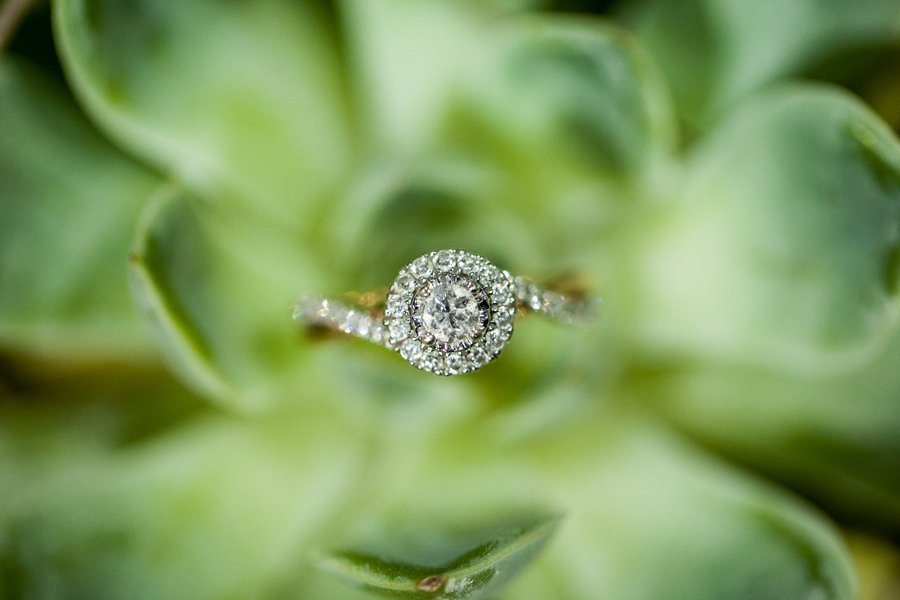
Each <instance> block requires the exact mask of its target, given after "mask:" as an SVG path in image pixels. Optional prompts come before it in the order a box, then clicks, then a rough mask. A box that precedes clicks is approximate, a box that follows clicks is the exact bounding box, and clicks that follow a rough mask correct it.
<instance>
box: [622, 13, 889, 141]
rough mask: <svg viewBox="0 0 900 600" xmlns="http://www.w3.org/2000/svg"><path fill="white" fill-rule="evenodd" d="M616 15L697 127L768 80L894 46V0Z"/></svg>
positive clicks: (682, 109)
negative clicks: (651, 56)
mask: <svg viewBox="0 0 900 600" xmlns="http://www.w3.org/2000/svg"><path fill="white" fill-rule="evenodd" d="M623 12H625V16H626V17H627V19H626V20H628V21H630V22H632V23H633V26H634V28H635V30H636V32H637V34H638V36H639V37H640V38H641V39H642V40H644V42H645V43H646V44H647V45H648V47H649V48H650V50H651V51H652V52H653V54H654V55H655V57H656V58H657V60H658V61H659V62H660V65H661V66H662V68H663V70H664V71H665V74H666V76H667V79H668V82H669V85H670V86H671V88H672V90H673V94H674V96H675V98H676V101H677V104H678V108H679V112H680V114H681V115H682V116H683V117H684V118H685V119H686V120H688V121H690V122H692V123H693V124H695V125H701V126H705V125H708V124H709V122H710V119H711V118H713V117H715V116H717V115H718V114H720V113H721V112H722V111H723V110H724V109H726V108H728V106H729V105H731V104H732V103H734V102H735V101H736V100H738V99H739V98H740V97H741V96H743V95H745V94H747V93H749V92H751V91H753V90H754V89H756V88H758V87H761V86H763V85H764V84H766V83H769V82H771V81H773V80H776V79H778V78H782V77H786V76H791V75H797V74H800V73H803V72H805V71H808V70H810V69H813V68H816V67H818V66H819V65H820V64H821V63H823V62H826V61H830V62H832V63H841V62H842V61H844V62H848V61H849V62H851V63H852V56H853V54H854V53H856V54H857V55H859V54H860V53H861V52H862V51H871V50H872V49H877V48H879V47H887V46H892V47H894V48H897V47H898V46H900V16H898V12H897V5H896V2H894V1H893V0H863V1H861V2H848V1H834V0H794V1H792V2H791V3H790V4H785V3H784V2H780V1H778V0H763V1H761V2H753V3H748V2H743V1H742V0H645V1H642V2H635V3H631V4H625V5H624V11H623ZM856 60H857V61H858V56H857V58H856ZM845 67H846V65H845ZM839 68H840V67H838V70H839Z"/></svg>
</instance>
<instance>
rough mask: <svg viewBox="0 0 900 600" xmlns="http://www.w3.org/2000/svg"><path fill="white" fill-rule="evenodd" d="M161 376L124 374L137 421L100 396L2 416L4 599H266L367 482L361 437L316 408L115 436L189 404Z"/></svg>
mask: <svg viewBox="0 0 900 600" xmlns="http://www.w3.org/2000/svg"><path fill="white" fill-rule="evenodd" d="M153 376H154V377H155V382H154V380H153V379H149V378H141V379H129V378H127V377H126V376H124V375H123V374H122V373H117V374H116V377H117V378H118V380H119V381H120V385H122V386H123V388H124V389H125V390H127V393H124V394H117V395H121V396H125V397H127V400H128V401H129V402H130V406H129V402H121V403H117V405H116V406H111V405H110V404H109V402H107V401H106V400H105V398H104V395H105V393H108V392H107V391H106V390H105V389H104V387H105V386H107V385H108V383H103V382H101V383H100V384H99V385H98V386H97V389H96V390H94V391H91V390H90V389H78V390H77V391H74V392H73V391H72V390H57V391H56V393H55V394H54V396H50V397H46V395H38V394H35V395H32V396H30V397H29V398H28V407H27V409H26V408H24V407H16V405H15V404H12V403H11V402H5V403H3V405H0V416H2V419H0V449H2V451H3V452H2V455H0V485H2V489H3V490H4V493H3V494H2V495H0V596H2V597H4V598H65V599H68V598H71V599H75V598H92V599H94V600H118V599H121V598H133V599H135V600H140V599H148V600H152V599H158V598H167V599H171V600H181V599H184V600H207V599H208V600H213V599H219V598H224V597H254V598H260V597H270V596H268V595H267V593H266V592H267V590H268V589H269V588H270V587H271V586H273V585H274V582H277V581H278V580H280V579H281V578H283V577H286V576H287V575H289V574H292V573H293V572H295V570H296V564H297V563H298V562H299V561H300V560H301V557H302V556H303V555H305V553H306V550H305V549H306V548H307V547H309V546H311V545H314V544H315V545H318V544H320V543H322V540H327V539H330V537H331V535H332V534H331V533H330V532H331V531H333V530H334V528H335V526H336V524H337V522H336V521H335V518H336V515H339V514H340V512H341V510H342V509H343V507H344V506H345V505H346V504H347V503H348V502H349V501H351V500H352V498H353V497H354V487H355V486H356V482H358V481H360V480H361V478H362V476H363V464H364V457H365V454H364V452H363V444H364V443H365V440H366V435H365V432H364V431H360V430H358V429H357V428H354V427H353V426H352V425H350V424H349V422H348V420H347V419H346V418H345V417H344V416H342V415H340V414H338V413H337V412H335V411H332V410H330V409H329V408H328V407H325V406H323V405H319V406H314V407H307V409H304V410H296V411H289V412H281V413H279V414H278V415H277V416H270V417H267V418H261V419H254V420H246V419H243V420H242V419H235V418H231V417H226V416H222V415H214V414H209V413H207V414H203V413H201V414H196V413H195V414H193V415H191V416H189V417H187V418H182V419H181V420H180V422H176V423H174V424H171V423H170V424H169V426H168V427H166V428H164V429H162V430H156V431H154V432H153V435H147V436H144V437H138V438H137V439H126V440H122V439H119V438H118V435H109V430H111V429H115V428H116V427H117V423H118V422H120V421H123V420H129V419H131V418H133V417H137V416H138V415H140V414H141V413H144V412H146V411H147V410H148V409H147V407H149V406H152V407H154V409H156V411H159V410H162V406H163V405H164V406H166V407H168V406H170V405H173V404H181V403H184V402H185V393H184V391H182V390H178V389H177V387H176V386H172V385H171V383H170V382H169V381H168V379H167V378H166V377H165V376H164V375H161V374H159V373H155V374H154V375H153ZM95 383H96V381H95ZM187 400H188V401H189V402H190V403H191V404H192V405H194V406H196V404H197V400H196V399H190V398H188V399H187ZM167 410H168V409H167ZM155 414H157V416H158V414H159V413H158V412H157V413H155ZM85 432H91V435H86V434H85ZM304 590H305V588H304ZM297 597H304V596H302V595H299V596H297ZM305 597H306V598H310V597H317V596H315V595H312V596H308V595H307V596H305Z"/></svg>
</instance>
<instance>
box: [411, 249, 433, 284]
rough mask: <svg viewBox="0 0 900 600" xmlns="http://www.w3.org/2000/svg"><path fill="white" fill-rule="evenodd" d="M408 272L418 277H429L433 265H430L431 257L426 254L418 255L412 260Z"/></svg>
mask: <svg viewBox="0 0 900 600" xmlns="http://www.w3.org/2000/svg"><path fill="white" fill-rule="evenodd" d="M409 270H410V272H411V273H412V274H413V275H415V276H416V277H417V278H419V279H425V278H427V277H431V274H432V273H433V272H434V267H432V265H431V258H429V256H428V255H425V256H420V257H419V258H417V259H416V260H414V261H413V262H412V264H411V265H410V267H409Z"/></svg>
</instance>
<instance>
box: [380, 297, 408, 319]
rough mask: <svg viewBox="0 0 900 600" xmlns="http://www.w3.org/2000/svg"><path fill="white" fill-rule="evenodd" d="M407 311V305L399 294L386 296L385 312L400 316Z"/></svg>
mask: <svg viewBox="0 0 900 600" xmlns="http://www.w3.org/2000/svg"><path fill="white" fill-rule="evenodd" d="M408 312H409V305H408V304H407V303H406V302H404V301H403V298H401V297H400V296H391V297H390V298H388V302H387V308H386V309H385V314H388V315H390V316H392V317H402V316H404V315H406V314H407V313H408Z"/></svg>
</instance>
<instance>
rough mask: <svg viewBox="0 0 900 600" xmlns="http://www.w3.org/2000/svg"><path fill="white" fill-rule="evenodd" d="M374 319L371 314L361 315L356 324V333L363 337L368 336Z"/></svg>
mask: <svg viewBox="0 0 900 600" xmlns="http://www.w3.org/2000/svg"><path fill="white" fill-rule="evenodd" d="M373 321H374V319H372V317H371V315H361V316H360V318H359V323H357V325H356V333H357V334H358V335H359V336H360V337H362V338H368V337H369V333H370V332H371V331H372V322H373Z"/></svg>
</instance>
